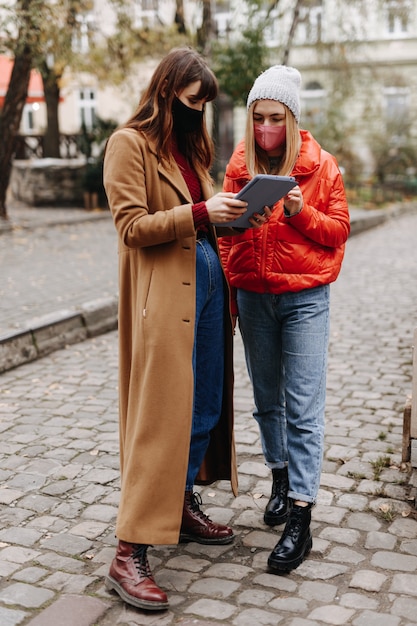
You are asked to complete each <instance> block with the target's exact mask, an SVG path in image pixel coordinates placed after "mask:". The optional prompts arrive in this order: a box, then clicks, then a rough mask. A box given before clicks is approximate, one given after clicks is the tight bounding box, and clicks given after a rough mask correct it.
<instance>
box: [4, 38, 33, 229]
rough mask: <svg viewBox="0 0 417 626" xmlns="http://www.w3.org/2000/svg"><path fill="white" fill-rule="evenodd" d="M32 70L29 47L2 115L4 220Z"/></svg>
mask: <svg viewBox="0 0 417 626" xmlns="http://www.w3.org/2000/svg"><path fill="white" fill-rule="evenodd" d="M31 68H32V51H31V49H30V47H29V46H25V47H24V48H23V50H22V52H20V53H19V54H18V55H17V56H16V57H15V62H14V65H13V70H12V75H11V78H10V83H9V87H8V89H7V93H6V97H5V100H4V106H3V110H2V112H1V114H0V137H1V142H0V172H1V176H0V218H3V219H7V207H6V195H7V188H8V186H9V182H10V175H11V172H12V161H13V155H14V147H15V140H16V136H17V134H18V132H19V127H20V122H21V119H22V112H23V107H24V106H25V102H26V98H27V92H28V86H29V79H30V70H31Z"/></svg>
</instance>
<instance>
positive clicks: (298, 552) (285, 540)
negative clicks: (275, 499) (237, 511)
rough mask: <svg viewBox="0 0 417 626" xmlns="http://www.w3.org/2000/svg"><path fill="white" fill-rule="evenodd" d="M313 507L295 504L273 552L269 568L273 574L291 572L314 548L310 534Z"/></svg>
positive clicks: (270, 556)
mask: <svg viewBox="0 0 417 626" xmlns="http://www.w3.org/2000/svg"><path fill="white" fill-rule="evenodd" d="M311 507H312V504H308V505H307V506H299V505H298V504H293V506H292V509H291V511H290V515H289V518H288V520H287V523H286V525H285V528H284V532H283V533H282V537H281V539H280V540H279V541H278V543H277V545H276V546H275V548H274V549H273V550H272V552H271V554H270V555H269V559H268V566H269V568H270V569H271V571H272V573H274V572H290V571H291V570H293V569H295V568H296V567H298V566H299V565H301V563H302V562H303V561H304V559H305V558H306V556H308V555H309V553H310V551H311V548H312V546H313V540H312V538H311V532H310V522H311Z"/></svg>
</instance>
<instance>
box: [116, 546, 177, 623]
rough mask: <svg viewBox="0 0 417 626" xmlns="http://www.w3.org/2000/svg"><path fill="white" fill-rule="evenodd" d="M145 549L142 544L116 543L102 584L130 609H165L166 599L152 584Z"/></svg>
mask: <svg viewBox="0 0 417 626" xmlns="http://www.w3.org/2000/svg"><path fill="white" fill-rule="evenodd" d="M147 550H148V546H147V545H144V544H135V543H127V542H126V541H119V544H118V546H117V552H116V556H115V557H114V559H113V561H112V563H111V565H110V571H109V574H108V576H107V577H106V580H105V584H106V588H107V589H108V590H109V591H110V590H112V589H113V590H114V591H116V593H118V594H119V596H120V597H121V598H122V600H124V601H125V602H127V603H128V604H131V605H132V606H136V607H138V608H139V609H148V610H150V611H160V610H161V609H166V608H168V598H167V595H166V593H165V592H164V591H162V589H160V588H159V587H158V585H157V584H156V583H155V581H154V578H153V576H152V572H151V568H150V567H149V562H148V556H147Z"/></svg>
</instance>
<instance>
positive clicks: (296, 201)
mask: <svg viewBox="0 0 417 626" xmlns="http://www.w3.org/2000/svg"><path fill="white" fill-rule="evenodd" d="M303 204H304V202H303V194H302V193H301V189H300V188H299V186H298V185H297V187H293V188H292V189H291V191H289V192H288V193H287V195H286V196H284V206H285V208H286V210H287V212H288V213H289V214H290V215H295V214H296V213H299V212H300V211H301V209H302V208H303Z"/></svg>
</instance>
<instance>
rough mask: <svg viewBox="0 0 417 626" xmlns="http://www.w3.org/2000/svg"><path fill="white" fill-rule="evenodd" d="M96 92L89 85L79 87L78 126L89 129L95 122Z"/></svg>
mask: <svg viewBox="0 0 417 626" xmlns="http://www.w3.org/2000/svg"><path fill="white" fill-rule="evenodd" d="M96 106H97V100H96V92H95V89H93V88H91V87H84V88H82V89H80V91H79V94H78V108H79V111H80V127H81V128H84V127H85V128H86V129H87V130H91V128H92V127H93V126H94V124H95V122H96Z"/></svg>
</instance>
